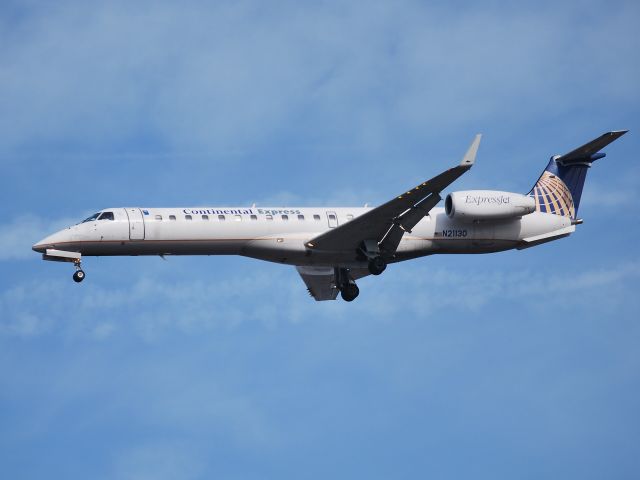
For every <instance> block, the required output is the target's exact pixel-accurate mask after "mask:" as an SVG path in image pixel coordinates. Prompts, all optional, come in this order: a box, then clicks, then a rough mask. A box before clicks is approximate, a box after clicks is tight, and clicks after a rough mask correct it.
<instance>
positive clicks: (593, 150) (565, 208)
mask: <svg viewBox="0 0 640 480" xmlns="http://www.w3.org/2000/svg"><path fill="white" fill-rule="evenodd" d="M627 131H628V130H619V131H615V132H608V133H605V134H604V135H601V136H600V137H598V138H596V139H594V140H592V141H590V142H589V143H586V144H584V145H582V146H581V147H579V148H576V149H575V150H573V151H571V152H569V153H567V154H565V155H555V156H553V157H551V160H549V164H548V165H547V168H545V169H544V171H543V172H542V175H540V178H539V179H538V181H537V182H536V184H535V185H534V186H533V188H532V189H531V191H530V192H529V196H531V197H533V198H534V199H535V201H536V210H537V211H539V212H544V213H553V214H555V215H562V216H565V217H571V218H576V215H577V213H578V207H579V206H580V198H581V197H582V188H583V187H584V181H585V179H586V178H587V170H589V168H590V167H591V164H592V163H593V162H594V161H596V160H598V159H600V158H603V157H605V156H606V154H605V153H600V150H601V149H603V148H604V147H606V146H607V145H609V144H610V143H611V142H613V141H614V140H616V139H618V138H620V137H621V136H622V135H624V134H625V133H627Z"/></svg>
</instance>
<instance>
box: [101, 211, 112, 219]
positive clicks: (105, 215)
mask: <svg viewBox="0 0 640 480" xmlns="http://www.w3.org/2000/svg"><path fill="white" fill-rule="evenodd" d="M98 220H115V218H114V217H113V212H103V213H102V215H100V218H99V219H98Z"/></svg>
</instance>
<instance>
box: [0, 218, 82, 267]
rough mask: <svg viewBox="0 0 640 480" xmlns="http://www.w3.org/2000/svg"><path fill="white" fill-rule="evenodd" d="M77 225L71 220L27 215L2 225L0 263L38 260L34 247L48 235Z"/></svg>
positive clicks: (0, 230) (0, 232)
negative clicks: (4, 261)
mask: <svg viewBox="0 0 640 480" xmlns="http://www.w3.org/2000/svg"><path fill="white" fill-rule="evenodd" d="M74 223H77V219H76V220H75V221H73V220H71V219H68V218H67V219H54V220H49V219H45V218H43V217H39V216H37V215H32V214H27V215H23V216H20V217H16V218H14V219H13V220H11V221H9V222H7V223H0V261H1V260H23V259H26V258H37V256H38V255H37V254H36V253H35V252H34V251H33V250H32V249H31V247H32V245H33V244H35V243H36V242H38V241H39V240H42V239H43V238H44V237H46V236H47V235H51V234H52V233H54V232H56V231H58V230H60V229H62V228H64V227H66V226H69V225H73V224H74Z"/></svg>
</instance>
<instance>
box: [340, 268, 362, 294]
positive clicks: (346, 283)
mask: <svg viewBox="0 0 640 480" xmlns="http://www.w3.org/2000/svg"><path fill="white" fill-rule="evenodd" d="M335 277H336V287H337V288H338V290H340V296H341V297H342V299H343V300H344V301H345V302H352V301H354V300H355V299H356V297H357V296H358V295H359V294H360V289H359V288H358V285H356V282H355V281H354V280H353V279H352V278H351V275H349V270H347V269H346V268H336V270H335Z"/></svg>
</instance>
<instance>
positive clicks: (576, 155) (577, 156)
mask: <svg viewBox="0 0 640 480" xmlns="http://www.w3.org/2000/svg"><path fill="white" fill-rule="evenodd" d="M628 131H629V130H618V131H615V132H607V133H605V134H604V135H601V136H599V137H598V138H596V139H594V140H591V141H590V142H589V143H585V144H584V145H582V146H581V147H578V148H576V149H575V150H572V151H571V152H569V153H565V154H564V155H561V156H560V157H556V162H558V163H560V164H563V165H567V164H570V163H575V162H592V161H594V160H597V159H598V158H602V157H603V156H604V154H603V155H602V156H595V154H596V153H598V152H599V151H600V150H602V149H603V148H604V147H606V146H607V145H609V144H610V143H611V142H613V141H615V140H617V139H618V138H620V137H621V136H622V135H624V134H625V133H627V132H628Z"/></svg>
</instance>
